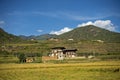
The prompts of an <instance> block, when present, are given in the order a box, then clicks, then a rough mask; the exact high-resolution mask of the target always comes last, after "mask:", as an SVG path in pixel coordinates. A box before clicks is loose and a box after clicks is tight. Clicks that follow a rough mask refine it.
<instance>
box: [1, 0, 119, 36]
mask: <svg viewBox="0 0 120 80" xmlns="http://www.w3.org/2000/svg"><path fill="white" fill-rule="evenodd" d="M119 8H120V1H119V0H0V27H1V28H2V29H4V30H5V31H6V32H8V33H11V34H14V35H26V36H30V35H42V34H48V33H49V34H57V35H60V34H63V33H65V32H68V31H71V30H73V29H75V28H77V27H83V26H85V25H95V26H98V27H100V28H105V29H107V30H110V31H114V32H119V33H120V22H119V21H120V9H119Z"/></svg>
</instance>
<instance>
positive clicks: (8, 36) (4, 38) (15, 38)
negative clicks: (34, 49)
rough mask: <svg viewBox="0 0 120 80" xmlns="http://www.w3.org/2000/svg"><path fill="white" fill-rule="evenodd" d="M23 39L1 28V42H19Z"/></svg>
mask: <svg viewBox="0 0 120 80" xmlns="http://www.w3.org/2000/svg"><path fill="white" fill-rule="evenodd" d="M21 40H22V39H21V38H19V37H18V36H15V35H12V34H9V33H7V32H5V31H4V30H3V29H2V28H0V44H2V43H11V42H19V41H21Z"/></svg>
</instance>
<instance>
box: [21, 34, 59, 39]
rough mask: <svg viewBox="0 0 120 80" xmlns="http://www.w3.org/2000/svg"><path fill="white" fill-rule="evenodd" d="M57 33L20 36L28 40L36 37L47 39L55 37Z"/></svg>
mask: <svg viewBox="0 0 120 80" xmlns="http://www.w3.org/2000/svg"><path fill="white" fill-rule="evenodd" d="M56 36H57V35H53V34H43V35H39V36H34V35H31V36H24V35H20V36H19V37H20V38H22V39H26V40H30V39H35V40H47V39H49V38H55V37H56Z"/></svg>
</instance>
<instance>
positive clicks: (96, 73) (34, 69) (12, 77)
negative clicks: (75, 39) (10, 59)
mask: <svg viewBox="0 0 120 80" xmlns="http://www.w3.org/2000/svg"><path fill="white" fill-rule="evenodd" d="M116 69H120V61H98V62H89V63H87V62H86V63H69V64H66V63H65V64H53V63H44V64H43V63H25V64H18V63H9V64H6V63H4V64H0V80H120V76H119V74H120V71H115V70H116Z"/></svg>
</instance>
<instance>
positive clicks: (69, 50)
mask: <svg viewBox="0 0 120 80" xmlns="http://www.w3.org/2000/svg"><path fill="white" fill-rule="evenodd" d="M63 51H64V52H71V51H77V49H64V50H63Z"/></svg>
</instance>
